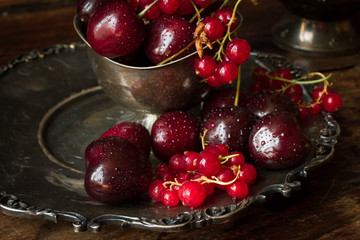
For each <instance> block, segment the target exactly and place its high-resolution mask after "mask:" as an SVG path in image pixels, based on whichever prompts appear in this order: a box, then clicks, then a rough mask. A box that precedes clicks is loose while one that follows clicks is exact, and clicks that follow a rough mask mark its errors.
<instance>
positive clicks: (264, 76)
mask: <svg viewBox="0 0 360 240" xmlns="http://www.w3.org/2000/svg"><path fill="white" fill-rule="evenodd" d="M315 75H317V76H320V79H318V80H314V81H312V80H310V81H309V80H308V81H303V80H304V79H307V78H309V77H313V76H315ZM328 78H329V76H328V77H325V76H324V75H323V74H321V73H309V74H306V75H305V76H304V77H301V78H300V79H293V76H292V74H291V71H290V70H289V69H288V68H285V67H282V68H278V69H276V70H274V71H270V72H269V71H267V70H266V69H265V68H263V67H257V68H255V69H254V70H253V71H252V84H251V86H250V88H249V92H255V91H258V90H263V89H271V90H275V91H280V92H282V93H283V94H285V95H286V96H288V97H289V98H290V99H291V100H293V101H294V102H295V103H296V104H297V106H298V107H299V111H300V118H301V119H305V118H306V117H307V116H308V115H309V114H312V115H315V114H318V113H320V112H321V111H322V110H323V109H324V110H326V111H328V112H336V111H338V110H339V109H340V108H341V106H342V98H341V96H340V95H339V94H337V93H335V92H333V91H331V90H330V89H329V86H330V83H329V82H328V80H327V79H328ZM318 82H322V83H323V86H319V87H316V88H315V89H314V91H313V93H312V100H311V101H310V102H304V101H303V89H302V87H301V86H300V85H301V84H312V83H318Z"/></svg>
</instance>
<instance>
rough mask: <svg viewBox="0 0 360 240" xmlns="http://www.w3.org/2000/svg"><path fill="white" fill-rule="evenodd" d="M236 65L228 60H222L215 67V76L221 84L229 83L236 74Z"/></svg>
mask: <svg viewBox="0 0 360 240" xmlns="http://www.w3.org/2000/svg"><path fill="white" fill-rule="evenodd" d="M238 73H239V71H238V67H237V66H236V65H235V64H234V63H232V62H229V61H223V62H220V63H219V64H218V66H217V67H216V69H215V78H216V79H218V81H220V82H221V83H222V84H231V83H232V82H233V81H234V80H235V79H236V78H237V76H238Z"/></svg>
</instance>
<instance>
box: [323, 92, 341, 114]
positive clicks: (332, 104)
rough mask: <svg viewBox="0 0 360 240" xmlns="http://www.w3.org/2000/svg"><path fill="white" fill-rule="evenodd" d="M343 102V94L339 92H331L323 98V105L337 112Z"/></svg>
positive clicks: (327, 109) (326, 108) (329, 110)
mask: <svg viewBox="0 0 360 240" xmlns="http://www.w3.org/2000/svg"><path fill="white" fill-rule="evenodd" d="M342 104H343V101H342V99H341V96H340V95H339V94H337V93H334V92H332V93H329V94H328V95H326V96H325V97H324V99H323V102H322V106H323V107H324V109H325V110H326V111H328V112H336V111H338V110H339V109H340V108H341V106H342Z"/></svg>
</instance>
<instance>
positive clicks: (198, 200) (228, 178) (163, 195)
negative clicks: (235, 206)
mask: <svg viewBox="0 0 360 240" xmlns="http://www.w3.org/2000/svg"><path fill="white" fill-rule="evenodd" d="M156 177H157V179H155V180H154V181H153V182H152V183H151V184H150V186H149V195H150V197H151V198H152V199H153V200H155V201H157V202H162V203H163V204H165V205H166V206H168V207H173V206H176V205H178V204H179V202H180V201H181V202H182V203H183V204H184V205H187V206H190V207H194V208H196V207H198V206H200V205H201V204H202V203H203V202H204V201H205V198H206V197H207V196H210V195H211V194H212V193H213V192H214V190H215V187H216V188H218V189H221V190H225V191H226V192H227V193H228V194H229V195H230V196H231V197H233V198H234V199H236V198H238V199H243V198H245V197H246V196H247V195H248V192H249V186H251V185H253V184H254V183H255V181H256V177H257V171H256V169H255V167H254V166H253V165H251V164H250V163H247V162H245V157H244V155H243V154H242V153H240V152H237V151H235V152H230V153H229V151H228V148H227V147H226V145H224V144H217V145H208V146H206V147H205V148H204V149H203V151H202V152H200V153H198V152H195V151H188V152H185V153H184V154H175V155H174V156H173V157H171V159H170V161H169V163H168V164H167V163H162V164H160V165H159V166H158V167H157V168H156Z"/></svg>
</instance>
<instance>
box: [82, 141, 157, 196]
mask: <svg viewBox="0 0 360 240" xmlns="http://www.w3.org/2000/svg"><path fill="white" fill-rule="evenodd" d="M99 149H103V151H102V152H99ZM94 150H95V151H94ZM86 151H87V152H88V153H90V154H87V155H86V156H87V159H86V160H87V162H88V168H87V169H86V174H85V190H86V192H87V193H88V194H89V196H90V197H92V198H93V199H95V200H97V201H100V202H104V203H122V202H125V201H129V200H132V199H134V198H136V197H138V196H139V195H140V194H141V193H143V192H145V191H146V190H147V189H148V186H149V184H150V183H151V180H152V167H151V163H150V161H149V159H148V158H147V157H146V156H145V155H144V153H143V152H142V151H140V150H139V148H138V147H136V146H135V145H134V144H133V143H131V142H130V141H128V140H126V139H125V138H120V137H104V138H100V139H97V140H95V141H93V142H91V143H90V144H89V145H88V147H87V149H86ZM95 153H96V154H95Z"/></svg>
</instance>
